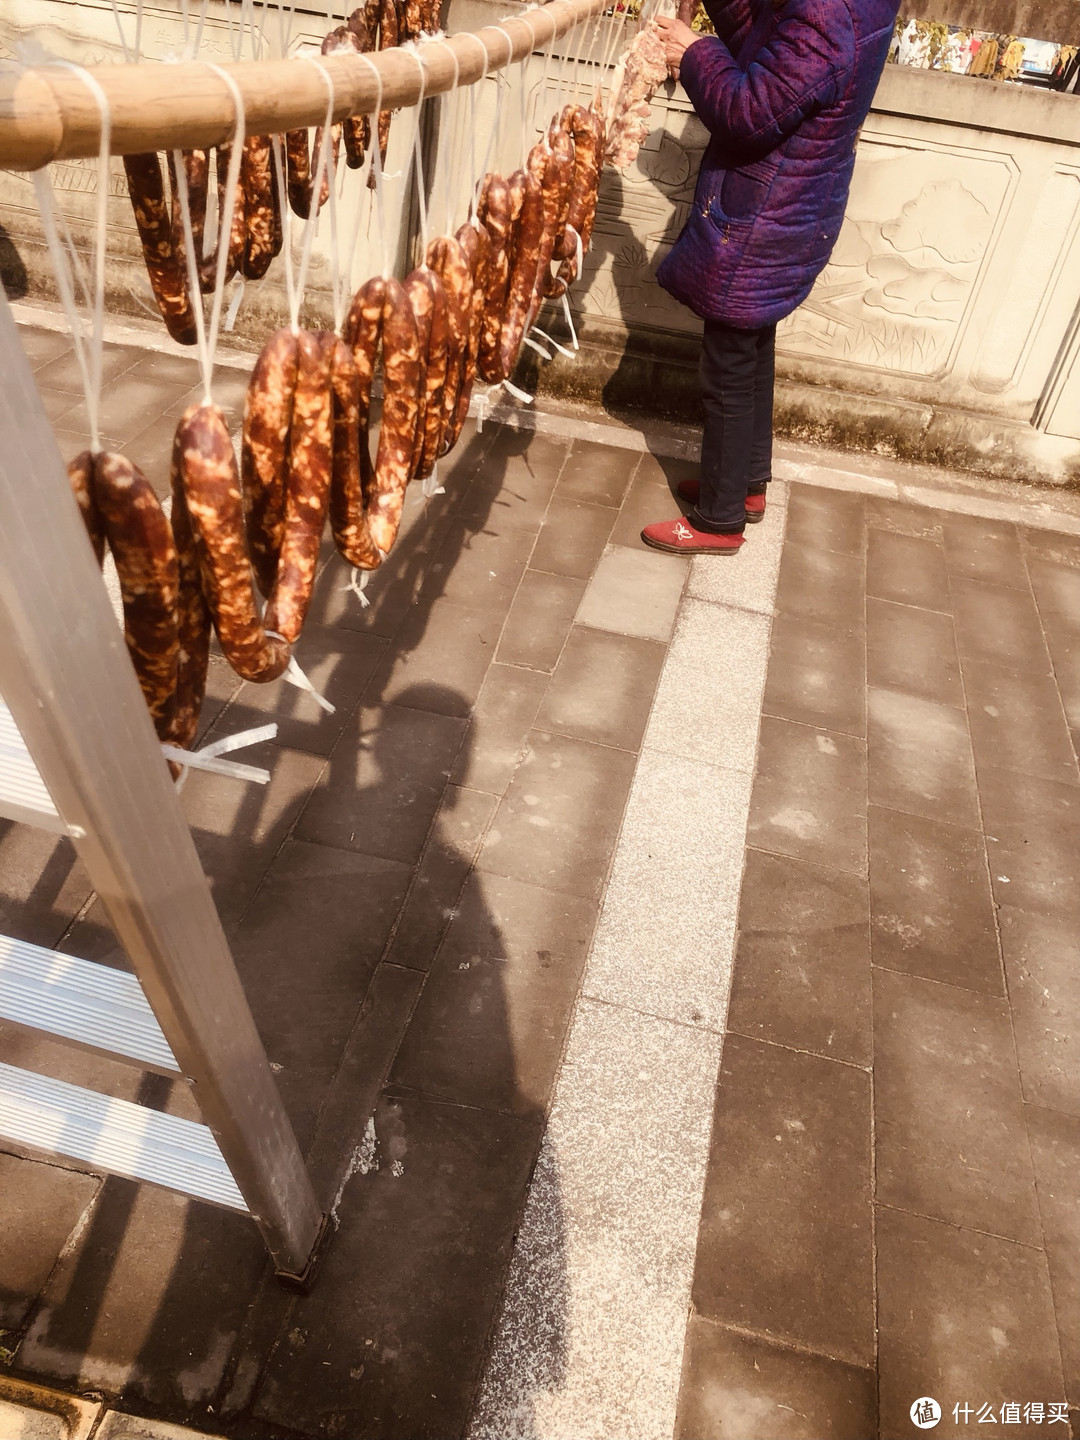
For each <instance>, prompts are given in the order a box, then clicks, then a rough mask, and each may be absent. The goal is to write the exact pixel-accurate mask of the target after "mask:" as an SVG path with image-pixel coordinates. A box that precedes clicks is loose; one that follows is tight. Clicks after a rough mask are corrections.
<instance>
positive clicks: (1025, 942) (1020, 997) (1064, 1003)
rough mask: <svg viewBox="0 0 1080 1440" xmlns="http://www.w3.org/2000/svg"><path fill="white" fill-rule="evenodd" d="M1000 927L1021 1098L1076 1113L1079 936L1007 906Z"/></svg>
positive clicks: (1067, 926) (1067, 919) (1058, 920)
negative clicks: (1018, 1068)
mask: <svg viewBox="0 0 1080 1440" xmlns="http://www.w3.org/2000/svg"><path fill="white" fill-rule="evenodd" d="M1000 924H1001V949H1002V953H1003V954H1004V956H1005V973H1006V975H1007V976H1008V980H1009V1002H1010V1005H1011V1007H1012V1017H1013V1028H1014V1030H1015V1033H1016V1049H1017V1053H1018V1055H1019V1057H1020V1078H1021V1080H1022V1082H1023V1087H1024V1097H1025V1099H1027V1100H1030V1101H1032V1102H1033V1103H1034V1104H1036V1105H1046V1106H1049V1108H1050V1109H1052V1110H1064V1111H1066V1112H1068V1113H1069V1114H1071V1115H1080V932H1078V931H1077V928H1076V924H1075V921H1074V919H1073V917H1072V916H1061V917H1047V916H1041V915H1028V914H1027V913H1025V912H1024V911H1023V910H1015V909H1013V908H1012V906H1009V905H1006V906H1003V907H1002V909H1001V914H1000Z"/></svg>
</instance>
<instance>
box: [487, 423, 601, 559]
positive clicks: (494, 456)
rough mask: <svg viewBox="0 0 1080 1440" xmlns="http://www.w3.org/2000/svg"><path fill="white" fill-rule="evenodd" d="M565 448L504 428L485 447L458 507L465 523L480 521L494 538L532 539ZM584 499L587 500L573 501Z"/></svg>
mask: <svg viewBox="0 0 1080 1440" xmlns="http://www.w3.org/2000/svg"><path fill="white" fill-rule="evenodd" d="M568 448H569V442H567V441H565V440H559V439H552V438H548V437H547V436H544V435H536V434H534V433H533V432H531V431H527V430H513V429H511V428H510V427H509V426H506V427H504V428H503V429H501V430H500V431H498V432H497V433H496V434H495V435H494V436H493V437H492V438H491V440H490V441H489V442H488V444H487V448H486V449H485V451H484V461H483V465H482V467H480V469H479V470H478V472H477V474H476V478H475V479H474V480H473V483H472V485H471V486H470V487H469V493H468V495H467V496H466V498H465V502H464V504H463V506H462V511H461V513H462V517H463V519H464V520H465V521H466V522H470V521H476V520H482V521H483V523H484V524H485V525H488V526H490V527H491V528H492V529H494V530H496V531H498V532H499V533H504V532H506V531H507V530H512V529H516V530H525V531H531V532H532V533H534V534H535V532H536V531H537V530H539V528H540V526H541V524H542V523H543V519H544V513H545V511H546V510H547V507H548V504H549V502H550V500H551V497H552V494H553V493H554V491H555V484H556V481H557V480H558V478H559V475H560V473H561V471H562V469H563V466H564V464H565V462H566V456H567V452H568ZM573 498H575V499H585V500H587V499H588V498H589V497H588V496H585V495H583V496H575V497H573Z"/></svg>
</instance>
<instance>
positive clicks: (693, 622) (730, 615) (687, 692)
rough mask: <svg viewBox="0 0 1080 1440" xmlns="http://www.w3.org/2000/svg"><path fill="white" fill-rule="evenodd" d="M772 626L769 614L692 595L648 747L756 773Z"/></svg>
mask: <svg viewBox="0 0 1080 1440" xmlns="http://www.w3.org/2000/svg"><path fill="white" fill-rule="evenodd" d="M769 629H770V626H769V621H768V619H767V618H766V617H765V616H764V615H755V614H752V613H750V612H748V611H744V610H722V609H719V608H718V607H717V606H715V605H708V604H705V603H704V602H703V601H700V600H686V601H685V602H684V603H683V605H682V608H681V609H680V611H679V618H678V622H677V625H676V629H675V635H674V637H673V639H672V641H671V647H670V649H669V651H668V658H667V663H666V664H665V666H664V673H663V675H662V676H661V679H660V685H659V687H658V689H657V691H656V701H655V703H654V705H653V710H652V716H651V718H650V720H649V728H648V730H647V732H646V737H645V743H646V745H648V746H649V747H650V748H651V749H653V750H662V751H664V752H665V753H666V754H669V755H681V756H683V757H684V758H687V759H695V760H699V761H702V762H703V763H706V764H709V765H719V766H721V767H722V768H724V769H726V770H741V771H743V772H744V773H745V774H747V775H752V774H753V772H754V759H755V755H756V751H757V735H758V725H759V721H760V716H761V687H762V683H763V677H764V675H765V670H766V667H767V665H768V653H769ZM736 657H737V658H736Z"/></svg>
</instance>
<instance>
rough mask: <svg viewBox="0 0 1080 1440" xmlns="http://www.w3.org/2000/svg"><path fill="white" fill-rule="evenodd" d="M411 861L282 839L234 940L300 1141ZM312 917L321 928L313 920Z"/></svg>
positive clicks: (398, 901)
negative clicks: (397, 861) (403, 863)
mask: <svg viewBox="0 0 1080 1440" xmlns="http://www.w3.org/2000/svg"><path fill="white" fill-rule="evenodd" d="M410 879H411V870H410V868H409V867H408V866H406V865H402V864H399V863H396V862H394V861H391V860H382V859H378V858H377V857H375V856H372V855H357V854H354V853H353V852H352V851H349V850H331V849H329V848H328V847H327V846H325V845H309V844H304V843H303V842H300V841H295V840H290V841H287V842H286V844H285V845H284V846H282V849H281V851H280V853H279V854H278V856H277V858H276V859H275V861H274V863H273V864H272V865H271V866H270V868H269V870H268V871H267V873H266V878H265V880H264V881H263V883H262V885H261V886H260V888H259V891H258V893H257V895H256V896H255V899H254V900H253V901H252V903H251V906H250V908H249V910H248V912H247V914H246V915H245V917H244V919H243V922H242V923H241V924H240V926H239V927H238V928H237V930H236V931H235V932H234V934H233V936H232V948H233V957H234V959H235V960H236V965H237V969H238V970H239V972H240V977H241V979H242V980H243V982H244V988H245V990H246V992H247V995H248V999H249V1003H250V1005H251V1010H252V1014H253V1015H254V1017H255V1022H256V1024H257V1026H258V1029H259V1034H260V1036H261V1037H262V1041H263V1044H264V1045H265V1047H266V1052H267V1055H268V1056H269V1058H270V1060H271V1061H272V1062H273V1063H274V1064H275V1065H279V1066H281V1067H282V1068H281V1070H280V1072H279V1073H278V1076H277V1079H278V1084H279V1086H280V1088H281V1091H282V1096H283V1098H284V1100H285V1102H286V1105H287V1106H288V1108H289V1110H290V1115H291V1118H292V1120H293V1125H294V1127H295V1128H296V1130H297V1132H298V1134H299V1135H300V1137H301V1144H306V1143H307V1140H308V1139H309V1138H310V1134H311V1132H312V1130H313V1129H314V1124H315V1118H316V1115H317V1113H318V1105H319V1101H320V1099H321V1096H322V1091H323V1089H324V1087H325V1085H326V1083H327V1082H328V1081H329V1079H330V1076H331V1075H332V1074H333V1071H334V1068H335V1067H336V1065H337V1062H338V1058H339V1056H340V1054H341V1051H342V1048H343V1047H344V1044H345V1041H346V1039H347V1038H348V1035H349V1031H350V1029H351V1027H352V1023H353V1020H354V1018H355V1016H356V1013H357V1011H358V1010H359V1008H360V1005H361V1002H362V1001H363V999H364V995H365V994H366V992H367V989H368V986H369V984H370V982H371V977H372V976H373V975H374V973H375V967H376V966H377V965H378V963H379V958H380V956H381V955H382V951H383V947H384V946H385V944H386V941H387V939H388V938H389V935H390V930H391V927H392V925H393V923H394V918H395V916H396V915H397V913H398V910H399V909H400V906H401V902H402V901H403V900H404V898H405V892H406V890H407V889H408V885H409V881H410ZM313 915H318V917H319V921H318V928H317V929H315V928H314V927H313V925H312V916H313Z"/></svg>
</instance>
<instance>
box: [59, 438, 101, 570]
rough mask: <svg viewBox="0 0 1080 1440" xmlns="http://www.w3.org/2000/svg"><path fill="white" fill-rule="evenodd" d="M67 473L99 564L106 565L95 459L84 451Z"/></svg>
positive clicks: (77, 456) (72, 463) (72, 462)
mask: <svg viewBox="0 0 1080 1440" xmlns="http://www.w3.org/2000/svg"><path fill="white" fill-rule="evenodd" d="M67 473H68V479H69V480H70V481H71V488H72V491H73V492H74V495H75V499H76V500H77V501H78V502H79V514H80V515H81V516H82V518H83V524H84V525H85V526H86V533H87V535H88V536H89V537H90V544H91V545H92V546H93V547H94V554H95V555H96V556H97V563H98V564H99V565H103V564H104V563H105V527H104V525H103V524H102V521H101V515H100V514H99V513H98V508H97V503H96V501H95V500H94V457H93V455H91V453H90V451H89V450H84V451H83V452H82V454H81V455H76V456H75V459H74V460H71V461H69V463H68V467H67Z"/></svg>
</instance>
